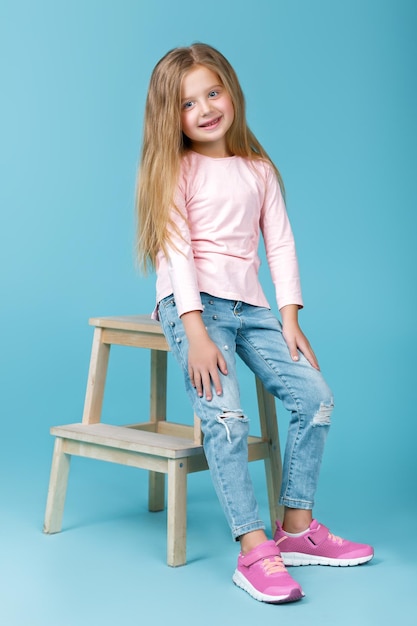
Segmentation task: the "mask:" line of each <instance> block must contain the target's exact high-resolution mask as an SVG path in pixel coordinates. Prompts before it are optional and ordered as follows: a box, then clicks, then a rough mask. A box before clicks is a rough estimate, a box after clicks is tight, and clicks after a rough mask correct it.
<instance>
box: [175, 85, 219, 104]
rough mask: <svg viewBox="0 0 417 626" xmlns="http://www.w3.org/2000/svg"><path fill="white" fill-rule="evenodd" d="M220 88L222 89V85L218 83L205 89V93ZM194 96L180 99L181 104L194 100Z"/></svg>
mask: <svg viewBox="0 0 417 626" xmlns="http://www.w3.org/2000/svg"><path fill="white" fill-rule="evenodd" d="M219 87H220V89H224V85H222V84H221V83H218V84H216V85H212V86H211V87H209V88H208V89H207V92H209V91H213V89H218V88H219ZM194 97H195V96H188V97H187V98H181V104H183V103H184V102H188V101H189V100H194Z"/></svg>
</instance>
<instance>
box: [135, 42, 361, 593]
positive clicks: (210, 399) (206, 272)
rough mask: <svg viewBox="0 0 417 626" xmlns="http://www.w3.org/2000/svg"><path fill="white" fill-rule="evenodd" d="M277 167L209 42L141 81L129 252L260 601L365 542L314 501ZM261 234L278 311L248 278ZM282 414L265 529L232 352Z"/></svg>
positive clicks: (304, 368)
mask: <svg viewBox="0 0 417 626" xmlns="http://www.w3.org/2000/svg"><path fill="white" fill-rule="evenodd" d="M282 190H283V185H282V180H281V177H280V175H279V172H278V170H277V169H276V167H275V166H274V164H273V163H272V162H271V160H270V158H269V157H268V155H267V154H266V152H265V150H264V149H263V147H262V146H261V145H260V143H259V142H258V141H257V139H256V138H255V136H254V135H253V134H252V132H251V131H250V130H249V128H248V126H247V124H246V119H245V103H244V96H243V93H242V90H241V87H240V85H239V82H238V79H237V77H236V74H235V72H234V70H233V68H232V67H231V66H230V64H229V62H228V61H227V60H226V59H225V57H224V56H223V55H222V54H220V52H218V51H217V50H215V49H213V48H212V47H210V46H208V45H205V44H194V45H192V46H190V47H189V48H177V49H174V50H171V51H170V52H168V53H167V54H166V55H165V56H164V57H163V58H162V59H161V60H160V61H159V63H158V64H157V65H156V67H155V69H154V71H153V73H152V77H151V81H150V85H149V90H148V97H147V102H146V111H145V124H144V138H143V148H142V158H141V164H140V170H139V183H138V194H137V205H138V222H139V257H140V261H141V263H142V265H143V266H144V267H145V269H146V267H147V266H148V265H151V266H152V267H156V271H157V283H156V291H157V308H156V310H155V315H154V316H155V317H156V318H157V319H160V321H161V324H162V328H163V330H164V333H165V336H166V338H167V341H168V344H169V346H170V348H171V350H172V352H173V354H174V355H175V357H176V359H177V360H178V363H179V365H180V366H181V368H182V369H183V371H184V377H185V385H186V389H187V392H188V395H189V397H190V400H191V402H192V405H193V408H194V411H195V413H197V415H198V416H199V417H200V419H201V424H202V431H203V433H204V450H205V454H206V457H207V461H208V465H209V468H210V472H211V476H212V480H213V483H214V487H215V489H216V492H217V494H218V497H219V500H220V503H221V505H222V508H223V510H224V513H225V516H226V519H227V521H228V523H229V525H230V529H231V532H232V536H233V538H234V539H236V540H239V542H240V554H239V556H238V564H237V568H236V570H235V572H234V574H233V581H234V582H235V584H236V585H238V586H239V587H241V588H242V589H244V590H245V591H247V592H248V593H249V594H250V595H251V596H253V597H254V598H256V599H257V600H261V601H264V602H272V603H280V602H290V601H294V600H299V599H300V598H301V597H302V596H303V595H304V594H303V592H302V590H301V587H300V585H299V584H298V583H297V582H296V581H294V580H293V578H292V577H291V576H290V575H289V573H288V572H287V570H286V568H285V565H307V564H323V565H357V564H359V563H364V562H366V561H369V560H370V559H371V558H372V556H373V549H372V548H371V547H370V546H367V545H363V544H357V543H352V542H351V541H347V540H344V539H341V538H340V537H336V536H335V535H333V534H331V533H330V532H329V530H328V529H327V528H326V527H325V526H324V525H322V524H319V523H318V522H317V521H316V520H313V516H312V508H313V503H314V494H315V491H316V487H317V481H318V475H319V469H320V463H321V458H322V454H323V448H324V444H325V440H326V437H327V433H328V430H329V426H330V416H331V412H332V409H333V399H332V394H331V392H330V390H329V388H328V386H327V384H326V383H325V381H324V379H323V376H322V374H321V372H320V369H319V365H318V362H317V359H316V357H315V355H314V352H313V350H312V348H311V346H310V344H309V342H308V340H307V338H306V337H305V335H304V334H303V332H302V331H301V329H300V326H299V324H298V310H299V309H300V308H301V307H302V306H303V302H302V297H301V289H300V280H299V272H298V264H297V257H296V252H295V246H294V240H293V234H292V231H291V227H290V224H289V221H288V217H287V213H286V209H285V205H284V200H283V193H282ZM261 232H262V235H263V238H264V242H265V249H266V255H267V260H268V265H269V268H270V271H271V276H272V280H273V282H274V285H275V290H276V297H277V303H278V308H279V311H280V316H281V322H280V321H278V320H277V319H276V317H275V316H274V315H273V314H272V313H271V311H270V307H269V304H268V302H267V300H266V298H265V295H264V293H263V291H262V287H261V285H260V283H259V279H258V269H259V265H260V260H259V257H258V244H259V237H260V233H261ZM236 354H238V355H239V357H240V358H241V359H243V361H244V362H245V363H246V364H247V365H248V366H249V367H250V369H251V370H252V371H253V372H254V373H255V374H256V375H257V376H258V377H259V378H260V379H261V380H262V382H263V384H264V385H265V387H266V388H267V389H268V390H269V391H270V392H271V393H273V394H274V395H275V396H276V397H277V398H279V399H280V400H281V401H282V403H283V404H284V406H285V408H286V409H288V411H289V413H290V423H289V430H288V437H287V445H286V450H285V455H284V463H283V465H284V466H283V481H282V491H281V496H280V503H281V504H283V505H285V516H284V521H283V524H282V526H281V524H280V523H279V522H277V524H276V532H275V535H274V540H268V538H267V536H266V534H265V525H264V523H263V521H262V520H261V519H260V518H259V514H258V507H257V503H256V499H255V495H254V491H253V486H252V483H251V479H250V476H249V472H248V453H247V437H248V430H249V426H248V418H247V417H246V415H245V414H244V412H243V411H242V409H241V408H240V399H239V388H238V382H237V380H236V365H235V355H236Z"/></svg>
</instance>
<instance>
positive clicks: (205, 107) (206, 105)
mask: <svg viewBox="0 0 417 626" xmlns="http://www.w3.org/2000/svg"><path fill="white" fill-rule="evenodd" d="M210 112H211V102H210V100H202V101H201V103H200V113H201V115H203V116H205V115H208V114H209V113H210Z"/></svg>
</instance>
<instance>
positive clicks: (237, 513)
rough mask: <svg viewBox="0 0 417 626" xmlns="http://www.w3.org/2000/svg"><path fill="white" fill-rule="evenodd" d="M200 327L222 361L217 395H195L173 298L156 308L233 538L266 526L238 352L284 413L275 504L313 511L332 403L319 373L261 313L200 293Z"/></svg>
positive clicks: (271, 318) (272, 318)
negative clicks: (253, 473)
mask: <svg viewBox="0 0 417 626" xmlns="http://www.w3.org/2000/svg"><path fill="white" fill-rule="evenodd" d="M201 298H202V303H203V306H204V311H203V313H202V317H203V321H204V324H205V326H206V328H207V330H208V333H209V336H210V338H211V339H212V341H214V343H215V344H216V345H217V346H218V348H219V349H220V350H221V352H222V354H223V356H224V358H225V360H226V363H227V371H228V374H227V376H224V375H223V374H221V373H219V374H220V378H221V383H222V387H223V393H222V395H221V396H217V395H216V393H215V392H214V391H213V399H212V400H211V401H207V400H206V399H205V397H203V398H200V397H198V395H197V393H196V390H195V389H194V388H193V387H192V385H191V383H190V379H189V376H188V341H187V336H186V334H185V331H184V327H183V324H182V322H181V319H180V318H179V317H178V314H177V309H176V306H175V300H174V297H173V296H168V297H167V298H164V299H163V300H162V301H161V302H160V303H159V318H160V320H161V324H162V328H163V331H164V334H165V336H166V339H167V341H168V344H169V346H170V349H171V351H172V352H173V354H174V356H175V358H176V359H177V361H178V362H179V364H180V366H181V367H182V369H183V372H184V378H185V385H186V390H187V393H188V395H189V397H190V400H191V403H192V405H193V407H194V411H195V413H196V414H197V415H198V416H199V417H200V419H201V428H202V432H203V434H204V451H205V454H206V457H207V462H208V465H209V468H210V472H211V477H212V480H213V484H214V487H215V489H216V492H217V495H218V497H219V500H220V503H221V505H222V507H223V510H224V513H225V515H226V519H227V521H228V523H229V526H230V528H231V531H232V535H233V537H234V538H238V537H239V536H240V535H243V534H244V533H247V532H250V531H253V530H258V529H264V528H265V525H264V523H263V521H262V520H261V519H259V513H258V505H257V502H256V498H255V494H254V489H253V485H252V481H251V478H250V475H249V467H248V449H247V437H248V434H249V420H248V418H247V416H246V415H245V414H244V412H243V411H242V409H241V407H240V394H239V384H238V381H237V377H236V354H238V356H239V357H240V358H241V359H242V360H243V361H244V362H245V363H246V365H248V367H249V368H250V369H251V370H252V371H253V372H254V373H255V374H256V375H257V376H258V378H259V379H260V380H261V381H262V383H263V384H264V386H265V388H266V389H267V390H268V391H269V392H270V393H272V394H273V395H274V396H275V397H277V398H279V399H280V400H281V402H282V403H283V405H284V407H285V408H286V409H287V410H288V411H289V412H290V421H289V429H288V435H287V444H286V449H285V454H284V460H283V480H282V488H281V495H280V500H279V502H280V504H283V505H285V506H287V507H291V508H298V509H312V508H313V504H314V494H315V491H316V487H317V481H318V476H319V471H320V465H321V459H322V455H323V449H324V445H325V441H326V437H327V433H328V430H329V426H330V415H331V412H332V409H333V398H332V394H331V391H330V389H329V388H328V386H327V384H326V382H325V381H324V379H323V376H322V374H321V372H319V371H318V370H316V369H314V368H313V367H312V366H311V365H310V364H309V363H308V361H307V359H306V358H305V357H304V356H303V355H302V354H299V357H300V359H299V361H293V360H292V359H291V357H290V354H289V351H288V347H287V344H286V343H285V340H284V337H283V335H282V327H281V324H280V322H279V321H278V320H277V318H276V317H275V316H274V315H273V313H271V311H270V310H269V309H267V308H263V307H256V306H251V305H249V304H245V303H244V302H239V301H232V300H224V299H222V298H216V297H213V296H210V295H208V294H205V293H202V294H201Z"/></svg>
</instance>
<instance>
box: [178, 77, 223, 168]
mask: <svg viewBox="0 0 417 626" xmlns="http://www.w3.org/2000/svg"><path fill="white" fill-rule="evenodd" d="M234 115H235V114H234V109H233V104H232V100H231V98H230V95H229V93H228V92H227V91H226V89H225V87H224V86H223V85H222V84H221V82H220V78H219V77H218V76H217V74H215V73H214V72H212V71H211V70H209V69H208V68H207V67H204V66H202V65H198V66H196V67H195V68H193V69H192V70H190V71H189V72H188V74H186V75H185V76H184V78H183V81H182V85H181V126H182V131H183V133H184V135H186V136H187V137H188V139H189V140H190V141H191V148H192V149H193V150H194V151H195V152H199V153H200V154H205V155H206V156H211V157H215V158H216V157H217V158H221V157H225V156H230V154H229V152H228V150H227V145H226V133H227V131H228V130H229V128H230V127H231V125H232V123H233V120H234Z"/></svg>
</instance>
